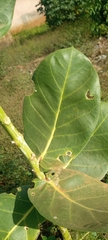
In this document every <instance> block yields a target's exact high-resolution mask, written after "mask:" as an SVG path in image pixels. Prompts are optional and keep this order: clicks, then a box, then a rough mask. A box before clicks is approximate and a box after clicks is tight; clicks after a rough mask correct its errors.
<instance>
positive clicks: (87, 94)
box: [85, 90, 94, 100]
mask: <svg viewBox="0 0 108 240" xmlns="http://www.w3.org/2000/svg"><path fill="white" fill-rule="evenodd" d="M85 96H86V99H87V100H93V99H94V96H93V95H91V93H90V90H87V92H86V95H85Z"/></svg>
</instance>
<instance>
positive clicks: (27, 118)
mask: <svg viewBox="0 0 108 240" xmlns="http://www.w3.org/2000/svg"><path fill="white" fill-rule="evenodd" d="M33 80H34V82H35V85H36V91H35V92H34V93H33V95H31V96H29V97H26V98H25V100H24V109H23V121H24V132H25V139H26V141H27V143H28V145H29V146H30V148H31V149H32V151H34V152H35V154H36V156H37V157H38V158H39V161H40V165H41V167H43V168H45V169H50V168H54V167H58V166H62V165H63V163H62V161H61V159H60V156H61V155H64V154H66V152H71V153H72V154H71V158H70V161H72V160H73V159H74V158H75V157H76V156H77V155H78V154H79V153H80V152H81V150H82V149H83V148H84V146H85V145H86V144H87V142H88V140H89V139H90V137H91V135H92V132H93V131H94V129H95V127H96V124H97V121H98V115H99V107H100V85H99V79H98V75H97V73H96V71H95V70H94V68H93V66H92V64H91V62H90V61H89V59H88V58H86V57H85V56H84V55H83V54H82V53H80V52H79V51H78V50H76V49H74V48H73V47H72V48H67V49H62V50H58V51H56V52H54V53H52V54H50V55H49V56H48V57H46V59H45V60H44V61H43V62H42V63H41V64H40V66H39V67H38V68H37V69H36V71H35V73H34V75H33Z"/></svg>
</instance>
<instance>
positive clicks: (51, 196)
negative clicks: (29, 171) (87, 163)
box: [29, 169, 108, 232]
mask: <svg viewBox="0 0 108 240" xmlns="http://www.w3.org/2000/svg"><path fill="white" fill-rule="evenodd" d="M37 196H38V198H37ZM29 198H30V200H31V202H32V203H33V204H34V206H35V207H36V208H37V209H38V211H39V212H40V214H42V215H43V216H44V217H45V218H47V219H48V220H50V221H51V222H53V223H54V224H56V225H59V226H64V227H66V228H69V229H74V230H81V231H97V232H105V231H107V230H108V185H107V184H103V183H102V182H100V181H99V180H97V179H94V178H91V177H90V176H87V175H86V174H83V173H81V172H78V171H75V170H71V169H61V170H60V169H59V170H58V172H56V173H55V175H54V172H53V173H49V174H48V175H47V180H46V181H42V180H35V187H34V188H33V189H29Z"/></svg>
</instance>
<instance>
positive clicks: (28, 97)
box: [28, 97, 50, 128]
mask: <svg viewBox="0 0 108 240" xmlns="http://www.w3.org/2000/svg"><path fill="white" fill-rule="evenodd" d="M28 98H29V102H30V105H31V107H32V108H33V109H34V111H35V112H36V113H37V114H38V115H39V117H40V118H41V120H42V121H43V122H44V123H45V125H46V126H47V127H48V128H50V127H49V125H48V124H47V123H46V121H45V120H44V118H43V117H42V115H40V114H39V112H38V111H37V109H36V108H34V106H33V104H32V102H31V98H30V97H28Z"/></svg>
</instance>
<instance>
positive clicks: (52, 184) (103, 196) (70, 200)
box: [48, 181, 108, 213]
mask: <svg viewBox="0 0 108 240" xmlns="http://www.w3.org/2000/svg"><path fill="white" fill-rule="evenodd" d="M48 183H49V184H50V185H51V186H52V188H53V189H54V190H56V191H57V192H58V193H59V194H60V195H62V196H63V197H64V198H65V199H67V200H68V201H69V202H71V203H74V204H75V205H78V206H80V207H82V208H84V209H87V210H89V211H94V212H98V211H100V212H105V213H106V212H108V211H104V210H98V209H94V208H89V207H86V206H84V205H82V204H80V203H78V202H76V201H74V200H73V199H71V198H70V196H69V195H67V194H66V193H65V192H64V191H63V190H62V189H61V188H59V187H57V186H56V185H55V184H54V183H53V182H52V181H49V182H48ZM92 185H93V184H92ZM107 196H108V194H103V195H102V196H101V198H105V197H107ZM94 198H100V196H96V197H93V196H91V197H89V198H86V199H94Z"/></svg>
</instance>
